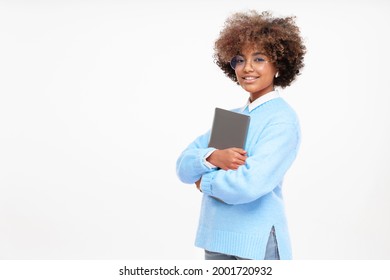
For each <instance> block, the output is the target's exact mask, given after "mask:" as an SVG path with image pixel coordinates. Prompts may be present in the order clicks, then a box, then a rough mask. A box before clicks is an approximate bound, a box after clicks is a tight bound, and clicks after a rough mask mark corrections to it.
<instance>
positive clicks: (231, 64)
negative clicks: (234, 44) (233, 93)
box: [229, 53, 271, 70]
mask: <svg viewBox="0 0 390 280" xmlns="http://www.w3.org/2000/svg"><path fill="white" fill-rule="evenodd" d="M256 55H263V54H262V53H255V54H253V56H256ZM236 57H242V58H243V60H244V64H243V66H245V64H246V63H247V60H246V59H245V58H244V57H243V56H242V55H239V54H237V55H235V56H233V57H232V59H231V60H230V61H229V64H230V67H231V68H232V69H233V70H236V68H237V64H236V66H235V67H233V60H234V59H235V58H236ZM257 58H258V57H254V58H252V59H257ZM261 59H262V61H261V65H263V64H265V63H269V62H271V61H270V60H267V59H264V58H261ZM253 62H254V61H253V60H252V62H251V66H252V67H253ZM258 63H259V62H258Z"/></svg>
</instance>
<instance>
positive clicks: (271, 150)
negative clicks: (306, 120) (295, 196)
mask: <svg viewBox="0 0 390 280" xmlns="http://www.w3.org/2000/svg"><path fill="white" fill-rule="evenodd" d="M299 142H300V130H299V126H298V125H296V124H291V123H278V124H273V125H270V126H268V127H266V128H265V129H264V130H263V132H262V133H261V134H260V137H259V139H258V140H257V142H256V144H255V147H253V148H252V149H250V150H251V152H252V154H251V155H248V158H247V160H246V162H245V164H244V165H242V166H240V167H239V168H238V169H237V170H227V171H225V170H222V169H219V170H213V171H212V172H209V173H206V174H204V175H203V176H202V181H201V189H202V191H203V193H204V194H207V195H210V196H213V197H216V198H219V199H220V200H222V201H224V202H225V203H227V204H243V203H248V202H251V201H254V200H256V199H258V198H260V197H261V196H263V195H265V194H267V193H269V192H271V191H272V190H273V189H274V188H275V187H276V186H277V185H278V184H279V183H281V182H282V180H283V177H284V175H285V173H286V171H287V170H288V168H289V167H290V166H291V164H292V162H293V161H294V159H295V157H296V155H297V151H298V148H299Z"/></svg>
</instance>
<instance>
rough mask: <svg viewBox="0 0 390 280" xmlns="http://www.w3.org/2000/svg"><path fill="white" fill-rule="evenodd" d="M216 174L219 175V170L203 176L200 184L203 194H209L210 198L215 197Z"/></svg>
mask: <svg viewBox="0 0 390 280" xmlns="http://www.w3.org/2000/svg"><path fill="white" fill-rule="evenodd" d="M216 173H217V170H215V171H212V172H209V173H206V174H203V176H202V181H201V182H200V189H201V190H202V192H203V193H204V194H207V195H210V196H212V195H213V192H212V183H213V180H214V177H215V175H216Z"/></svg>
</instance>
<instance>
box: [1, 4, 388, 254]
mask: <svg viewBox="0 0 390 280" xmlns="http://www.w3.org/2000/svg"><path fill="white" fill-rule="evenodd" d="M248 9H256V10H258V11H262V10H270V11H273V12H274V14H275V15H276V16H290V15H296V16H297V24H298V25H299V26H300V27H301V32H302V36H303V37H304V40H305V44H306V46H307V49H308V53H307V55H306V59H305V64H306V67H305V69H304V71H303V74H302V75H301V76H300V77H299V78H298V80H297V81H296V82H295V83H293V85H292V86H291V87H289V88H287V89H285V90H283V91H281V93H282V95H283V96H284V97H285V99H286V100H287V101H288V102H289V103H290V104H291V105H292V106H293V107H294V108H295V110H296V111H297V113H298V115H299V117H300V120H301V126H302V136H303V140H302V145H301V150H300V153H299V156H298V158H297V160H296V161H295V163H294V165H293V167H292V168H291V169H290V170H289V172H288V173H287V175H286V178H285V183H284V194H285V201H286V207H287V215H288V218H289V226H290V231H291V238H292V242H293V250H294V258H295V259H306V260H307V259H336V260H337V259H390V240H389V236H390V203H389V202H390V190H389V187H390V172H389V171H390V170H389V165H388V160H389V158H390V148H389V143H390V133H389V129H390V113H389V111H390V110H389V105H390V98H389V94H390V92H389V89H388V86H387V85H388V82H389V79H388V67H389V65H390V58H389V53H388V50H389V49H390V42H389V26H390V18H389V16H388V14H389V12H390V4H389V2H387V1H385V0H383V1H381V0H371V1H353V2H351V1H347V0H343V1H340V0H337V1H336V0H333V1H330V0H327V1H325V0H324V1H317V2H315V1H304V0H301V1H287V0H284V1H282V0H280V1H276V0H273V1H260V0H257V1H222V0H220V1H217V0H214V1H205V0H204V1H199V0H197V1H195V0H193V1H179V0H176V1H174V0H171V1H157V0H156V1H151V0H145V1H119V0H111V1H109V0H105V1H92V0H90V1H82V0H80V1H27V0H25V1H21V0H15V1H11V0H9V1H5V0H0V259H188V260H191V259H202V258H203V252H202V250H201V249H198V248H196V247H194V245H193V243H194V238H195V231H196V226H197V222H198V214H199V209H200V200H201V195H200V193H199V192H197V191H196V189H195V187H194V186H190V185H185V184H183V183H181V182H180V181H179V180H178V178H177V177H176V174H175V164H176V159H177V157H178V156H179V154H180V152H181V151H182V150H183V149H184V148H185V147H186V146H187V145H188V144H189V143H190V142H191V141H192V140H193V139H194V138H195V137H196V136H198V135H199V134H201V133H203V132H205V131H206V130H207V129H209V127H210V125H211V122H212V117H213V111H214V107H222V108H233V107H238V106H241V105H243V104H244V103H245V102H246V99H247V93H246V92H244V91H243V90H242V89H240V87H239V86H237V85H235V84H234V83H233V82H232V81H230V80H229V79H228V78H226V77H225V76H224V74H223V73H222V72H221V71H220V70H219V69H218V67H217V66H216V65H215V64H214V63H213V58H212V54H213V43H214V40H215V39H216V38H217V36H218V34H219V31H220V30H221V28H222V26H223V23H224V21H225V19H226V17H227V16H229V15H231V14H232V13H233V12H236V11H246V10H248Z"/></svg>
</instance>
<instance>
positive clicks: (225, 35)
mask: <svg viewBox="0 0 390 280" xmlns="http://www.w3.org/2000/svg"><path fill="white" fill-rule="evenodd" d="M294 20H295V17H285V18H277V17H273V16H272V14H271V13H270V12H262V13H261V14H259V13H257V12H256V11H249V12H248V13H235V14H233V15H232V16H231V17H229V18H228V19H227V20H226V22H225V25H224V28H223V29H222V31H221V32H220V34H219V38H218V39H217V40H216V41H215V46H214V59H215V63H216V64H217V65H218V66H219V67H220V68H221V69H222V71H223V72H224V73H225V74H226V76H228V77H229V78H230V79H232V80H233V81H234V82H236V83H237V84H238V81H237V77H236V74H235V71H234V70H233V69H232V68H231V67H230V60H231V58H232V57H233V56H235V55H237V54H239V53H240V52H241V51H242V48H243V47H244V46H247V45H249V46H253V47H254V48H255V49H258V50H261V51H263V52H264V53H265V55H267V56H268V57H269V59H270V60H271V62H272V63H274V65H275V67H276V69H277V71H278V73H279V75H278V77H276V78H275V79H274V85H275V86H280V87H282V88H285V87H287V86H289V85H290V84H291V83H292V82H293V81H294V80H295V78H296V77H297V76H298V75H299V74H300V70H301V68H303V66H304V63H303V58H304V55H305V53H306V47H305V46H304V45H303V40H302V38H301V36H300V31H299V28H298V27H297V26H296V24H295V22H294Z"/></svg>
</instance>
